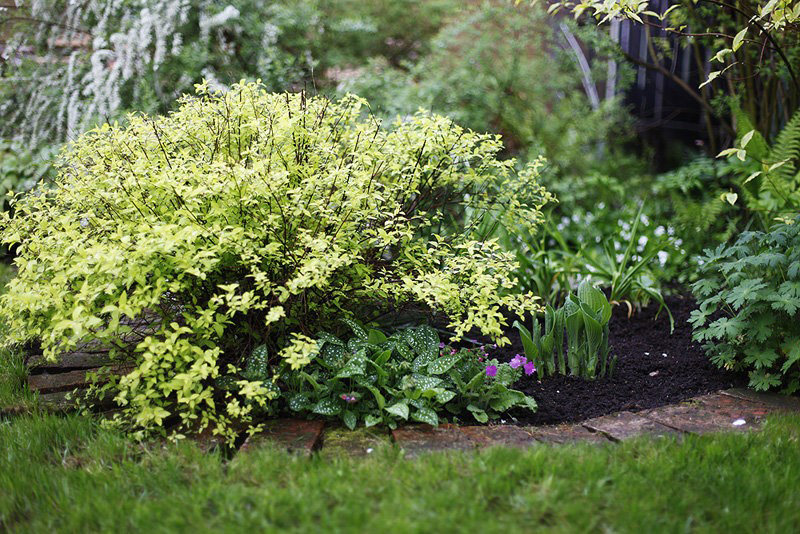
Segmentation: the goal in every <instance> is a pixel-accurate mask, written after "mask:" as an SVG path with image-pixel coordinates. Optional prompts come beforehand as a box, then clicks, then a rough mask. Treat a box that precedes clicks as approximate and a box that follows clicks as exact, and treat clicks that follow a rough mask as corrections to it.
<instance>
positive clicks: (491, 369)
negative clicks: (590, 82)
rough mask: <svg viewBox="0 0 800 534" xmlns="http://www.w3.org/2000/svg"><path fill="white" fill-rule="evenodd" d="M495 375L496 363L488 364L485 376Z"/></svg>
mask: <svg viewBox="0 0 800 534" xmlns="http://www.w3.org/2000/svg"><path fill="white" fill-rule="evenodd" d="M495 375H497V366H496V365H489V366H487V367H486V376H488V377H492V376H495Z"/></svg>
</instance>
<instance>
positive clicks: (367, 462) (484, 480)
mask: <svg viewBox="0 0 800 534" xmlns="http://www.w3.org/2000/svg"><path fill="white" fill-rule="evenodd" d="M14 361H15V360H14V358H0V362H3V363H2V365H1V366H0V378H1V380H0V384H2V388H0V393H2V396H0V409H2V410H0V411H4V410H7V409H8V408H9V406H18V407H19V406H23V407H26V409H27V410H26V411H27V413H23V414H19V413H18V414H17V415H8V414H6V415H5V416H3V417H2V418H0V531H3V532H5V531H9V532H51V531H52V532H175V531H191V532H220V531H222V532H226V531H231V532H244V531H253V532H272V531H300V532H304V531H310V532H371V531H375V530H378V529H381V530H389V531H392V532H453V531H460V532H500V531H505V532H518V531H524V532H530V531H533V530H547V531H555V532H573V531H580V532H588V531H606V532H681V531H691V532H708V531H713V532H724V531H733V530H736V531H743V532H755V531H758V532H790V531H792V530H794V527H796V526H797V525H798V524H800V496H798V494H797V491H796V487H797V486H796V484H797V480H798V477H800V448H798V437H800V416H791V417H772V418H770V419H769V420H768V421H767V424H766V426H765V428H764V430H763V431H761V432H756V433H750V434H744V435H742V434H718V435H709V436H699V437H698V436H688V437H685V438H684V439H683V440H682V441H680V442H676V441H675V440H674V439H672V438H669V439H654V438H642V439H638V440H634V441H631V442H626V443H623V444H619V445H606V446H597V445H574V446H546V445H542V446H537V447H533V448H530V449H527V450H518V449H505V448H496V449H489V450H485V451H480V452H464V453H454V452H451V453H441V454H431V455H428V456H425V457H422V458H418V459H408V458H405V457H404V455H403V453H402V451H400V450H398V449H396V448H394V447H387V448H385V449H378V450H376V451H375V452H374V453H373V454H372V455H371V456H368V457H366V458H356V459H350V458H344V457H318V456H314V457H312V458H306V457H298V456H292V455H289V454H288V453H285V452H283V451H280V450H275V449H270V448H262V449H256V450H251V451H248V452H247V453H242V454H239V455H236V456H233V458H226V457H225V455H224V454H221V453H219V452H214V453H204V452H202V451H201V450H200V448H199V447H198V446H197V445H196V444H195V443H194V442H180V443H177V444H175V443H165V442H150V443H146V444H145V443H140V442H136V441H133V440H131V439H130V438H127V437H125V436H124V435H123V434H121V433H118V432H116V431H112V430H106V429H103V428H102V427H101V426H100V425H99V424H98V423H97V422H96V421H93V420H92V419H89V418H87V417H83V416H79V415H63V414H62V415H59V414H49V413H45V412H43V411H41V410H39V409H37V406H36V403H35V399H34V398H33V397H32V396H31V395H30V394H29V393H26V392H23V391H22V390H21V388H20V384H21V383H22V382H21V380H20V378H21V377H22V376H23V374H22V373H23V372H24V371H22V370H21V367H20V365H19V364H18V363H17V364H14V363H10V362H14ZM19 411H20V410H19V409H18V410H17V412H19Z"/></svg>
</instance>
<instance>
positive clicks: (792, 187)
mask: <svg viewBox="0 0 800 534" xmlns="http://www.w3.org/2000/svg"><path fill="white" fill-rule="evenodd" d="M765 163H766V164H767V166H768V167H771V166H773V165H779V166H778V167H776V168H775V169H773V170H772V171H769V172H767V174H766V176H765V179H764V180H762V182H761V193H762V196H767V197H769V198H771V199H772V201H773V202H774V209H777V210H779V211H784V210H789V211H793V210H796V209H797V207H798V205H800V110H798V111H797V112H796V113H795V114H794V115H793V116H792V118H791V119H790V120H789V122H787V123H786V126H785V127H784V128H783V130H782V131H781V133H780V134H778V137H777V138H776V139H775V142H774V143H773V145H772V147H771V149H770V151H769V156H768V157H767V160H766V162H765ZM781 163H782V164H781Z"/></svg>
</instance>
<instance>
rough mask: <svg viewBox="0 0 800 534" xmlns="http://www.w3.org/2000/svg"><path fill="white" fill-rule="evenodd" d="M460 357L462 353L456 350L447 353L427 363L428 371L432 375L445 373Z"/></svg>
mask: <svg viewBox="0 0 800 534" xmlns="http://www.w3.org/2000/svg"><path fill="white" fill-rule="evenodd" d="M461 357H462V353H461V352H457V353H455V354H448V355H447V356H442V357H440V358H436V359H435V360H434V361H432V362H431V363H429V364H428V372H429V373H430V374H432V375H440V374H442V373H446V372H447V371H449V370H450V368H451V367H453V366H454V365H455V364H456V363H457V362H458V361H459V360H460V359H461Z"/></svg>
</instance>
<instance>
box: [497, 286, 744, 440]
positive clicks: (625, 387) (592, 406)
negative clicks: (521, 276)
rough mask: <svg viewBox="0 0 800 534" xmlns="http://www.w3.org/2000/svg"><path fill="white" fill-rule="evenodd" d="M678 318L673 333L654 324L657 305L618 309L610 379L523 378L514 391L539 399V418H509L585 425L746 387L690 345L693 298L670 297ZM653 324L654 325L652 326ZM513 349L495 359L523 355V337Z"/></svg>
mask: <svg viewBox="0 0 800 534" xmlns="http://www.w3.org/2000/svg"><path fill="white" fill-rule="evenodd" d="M666 301H667V304H668V306H669V308H670V310H671V311H672V314H673V316H674V317H675V330H674V332H673V333H672V335H670V333H669V317H668V316H667V313H666V312H664V311H662V313H661V314H660V315H659V316H658V318H657V319H655V316H656V312H657V310H658V304H651V305H650V306H649V307H647V308H645V309H643V310H642V311H640V312H638V313H635V314H634V315H633V316H632V317H631V318H628V317H627V308H626V307H625V306H616V307H614V312H613V317H612V319H611V322H610V323H609V327H610V345H611V352H612V354H614V355H616V356H617V358H618V361H617V365H616V369H615V370H614V374H613V375H612V376H611V377H605V378H600V379H597V380H595V381H585V380H582V379H579V378H574V377H569V376H558V375H557V376H553V377H548V378H547V379H545V380H543V381H541V382H540V381H537V380H532V379H530V378H528V377H523V378H522V379H521V380H520V381H519V382H517V384H516V385H515V386H514V388H515V389H519V390H520V391H523V392H525V394H527V395H530V396H532V397H533V398H534V399H536V403H537V404H538V406H539V408H538V410H537V411H536V413H533V414H532V413H530V412H526V411H514V412H511V413H510V414H509V415H511V416H513V417H514V418H515V419H516V421H517V422H519V423H520V424H526V425H539V424H554V423H562V422H569V421H581V420H584V419H589V418H592V417H598V416H601V415H606V414H609V413H612V412H617V411H621V410H629V411H637V410H643V409H646V408H654V407H657V406H663V405H665V404H670V403H675V402H680V401H682V400H685V399H688V398H691V397H694V396H697V395H702V394H704V393H709V392H712V391H718V390H720V389H726V388H730V387H741V386H746V384H747V377H746V375H745V374H743V373H734V372H729V371H725V370H721V369H718V368H717V367H716V366H715V365H714V364H712V363H711V361H710V360H709V358H708V357H707V356H706V355H705V353H704V351H703V349H702V348H701V346H700V344H699V343H697V342H695V341H693V340H692V328H691V325H689V324H688V322H687V320H688V319H689V314H690V313H691V311H692V310H693V309H694V308H695V302H694V299H693V298H692V297H691V296H682V295H674V296H670V297H667V299H666ZM654 319H655V320H654ZM509 337H510V339H511V340H512V345H511V346H509V347H503V348H500V349H497V351H495V352H494V353H493V354H492V356H493V357H497V358H498V359H500V361H507V360H510V359H511V358H513V357H514V355H515V354H516V353H521V354H524V351H523V349H522V344H521V342H520V340H519V336H518V335H516V333H513V334H511V335H509Z"/></svg>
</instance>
